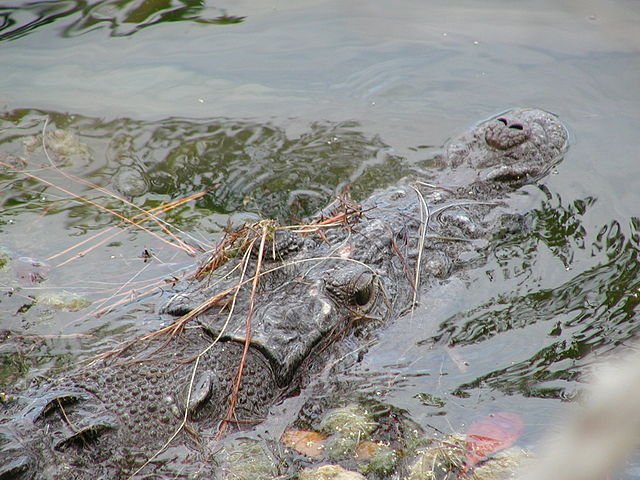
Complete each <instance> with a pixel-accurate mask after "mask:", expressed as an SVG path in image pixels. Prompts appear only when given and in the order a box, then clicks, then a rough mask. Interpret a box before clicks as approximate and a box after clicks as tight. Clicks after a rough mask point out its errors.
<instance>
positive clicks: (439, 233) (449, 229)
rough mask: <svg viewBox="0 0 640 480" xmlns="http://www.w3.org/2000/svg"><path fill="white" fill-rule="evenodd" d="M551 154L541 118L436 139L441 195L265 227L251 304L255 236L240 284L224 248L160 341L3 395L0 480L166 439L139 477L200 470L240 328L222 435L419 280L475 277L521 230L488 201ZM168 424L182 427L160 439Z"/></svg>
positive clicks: (103, 461) (103, 465)
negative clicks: (323, 223) (511, 232)
mask: <svg viewBox="0 0 640 480" xmlns="http://www.w3.org/2000/svg"><path fill="white" fill-rule="evenodd" d="M566 147H567V132H566V129H565V128H564V127H563V126H562V125H561V123H560V122H559V121H558V119H557V117H556V116H555V115H552V114H550V113H547V112H544V111H540V110H534V109H516V110H511V111H508V112H505V113H503V114H502V115H499V116H498V117H496V118H493V119H491V120H488V121H486V122H483V123H481V124H479V125H477V126H476V127H475V128H473V129H472V130H470V131H469V132H466V133H464V134H462V135H460V136H459V137H455V138H452V139H451V140H450V141H449V142H448V143H447V145H446V146H445V148H444V150H443V154H442V156H441V157H440V158H438V159H437V161H436V164H437V165H439V169H438V170H437V172H436V177H437V180H438V182H436V183H440V184H442V185H447V186H448V188H446V189H444V188H438V187H436V186H434V181H433V180H432V179H430V183H429V184H427V183H421V182H419V181H416V180H415V179H412V180H406V181H404V182H402V183H401V184H399V185H397V186H394V187H391V188H388V189H386V190H384V191H381V192H378V193H376V194H374V195H373V196H371V197H370V198H368V199H367V200H365V201H364V202H362V203H361V204H360V205H357V206H356V205H353V204H349V203H348V202H347V201H346V200H345V199H342V200H336V201H335V202H333V203H332V204H330V205H329V206H328V207H327V208H325V209H324V210H323V211H322V212H320V213H318V214H317V215H316V216H315V217H313V218H312V219H311V221H312V222H315V221H320V220H324V219H326V218H330V217H332V216H334V215H338V214H341V213H345V212H346V213H348V214H349V215H348V221H347V222H346V223H344V222H343V223H340V224H338V225H336V226H333V227H324V228H323V229H322V232H321V233H318V232H306V233H300V232H296V231H295V230H282V231H278V232H277V233H276V234H275V236H274V238H272V239H270V240H269V241H268V242H267V244H266V245H265V248H264V254H263V257H262V261H261V272H263V273H264V274H263V275H262V276H261V277H260V282H259V284H258V288H257V290H256V292H255V295H252V294H251V289H252V284H251V281H247V280H251V277H252V275H253V272H254V271H255V269H256V264H257V259H258V254H257V251H258V244H259V236H258V241H257V242H256V243H255V244H254V247H253V250H252V252H251V253H250V255H249V257H248V258H249V262H248V265H247V268H246V273H245V274H244V277H242V273H241V272H242V268H241V267H240V266H241V259H242V256H243V255H242V253H240V254H238V256H237V257H235V258H232V259H230V260H229V261H228V262H227V263H226V264H224V265H223V266H222V267H221V268H219V269H217V270H215V271H214V272H213V273H210V274H207V275H205V276H204V277H203V278H199V279H195V278H191V279H185V280H182V281H180V282H178V284H177V285H176V286H175V287H174V288H172V289H171V291H170V292H168V294H167V301H166V303H165V305H164V306H163V307H162V312H163V313H165V314H166V315H167V316H179V315H184V314H186V313H188V312H190V311H192V310H193V309H194V308H196V307H198V306H199V305H200V304H201V303H202V302H204V301H206V300H207V299H209V298H211V297H213V296H214V295H217V294H219V293H220V292H223V291H225V290H229V292H230V293H229V294H227V295H226V296H224V297H223V298H222V299H221V300H219V301H218V302H217V303H216V304H215V305H213V306H212V307H211V308H209V309H208V310H207V311H205V312H204V313H201V314H200V315H198V316H197V318H196V319H195V320H192V321H191V322H190V323H189V324H188V326H187V327H186V328H185V329H184V330H183V331H182V332H181V333H180V334H179V335H177V336H175V337H167V336H163V337H160V338H158V339H155V340H151V341H140V342H137V343H136V344H135V345H134V346H133V347H131V348H130V349H129V350H127V351H126V352H124V353H123V354H122V355H120V356H119V357H118V358H117V359H115V360H113V359H112V360H110V361H105V362H102V363H101V364H99V365H98V366H97V367H92V368H90V369H82V370H78V371H73V372H69V373H68V374H67V375H65V376H62V377H59V378H55V379H53V380H49V381H43V382H40V383H39V384H36V385H34V386H33V387H32V388H30V389H29V390H28V391H26V392H24V393H23V394H17V395H16V397H17V400H15V401H14V402H11V403H9V404H8V405H6V406H3V408H7V409H8V414H7V415H5V416H4V418H3V419H2V420H1V421H0V479H5V478H78V479H84V478H87V479H88V478H100V477H101V476H104V477H105V478H118V477H121V476H123V475H128V474H131V473H133V472H134V471H136V469H137V468H139V467H140V466H141V465H143V463H144V462H145V460H147V459H149V458H151V457H153V456H154V454H156V452H158V451H159V450H161V449H163V448H164V447H165V444H167V442H169V441H170V440H171V441H170V442H169V443H170V448H169V450H168V451H167V452H165V453H163V454H161V455H160V460H161V461H160V460H159V461H158V462H154V463H152V464H150V465H147V466H145V467H144V469H143V473H144V474H151V473H161V472H164V473H167V472H171V473H172V474H175V473H176V472H182V473H183V474H185V475H188V474H191V475H193V474H195V473H196V472H197V473H199V474H202V475H205V476H207V475H211V474H213V472H214V470H215V467H214V466H213V464H212V463H210V462H207V461H206V460H207V458H208V454H209V453H210V452H211V451H212V449H213V448H214V446H215V440H214V438H212V437H213V436H214V435H211V432H215V431H216V430H217V428H218V427H219V426H220V425H221V422H222V420H223V419H224V418H225V416H226V415H227V413H228V411H229V405H230V402H231V398H232V397H233V395H232V391H233V384H234V381H235V378H236V376H237V372H238V369H239V365H240V364H241V359H242V357H243V348H244V343H245V339H246V337H247V333H248V332H250V343H249V344H248V345H249V348H248V350H247V355H246V359H245V363H244V368H243V375H242V382H241V385H240V389H239V392H238V396H237V404H236V406H235V412H234V415H233V422H231V423H229V424H227V425H226V431H227V432H229V431H233V430H235V429H243V428H248V427H250V426H252V425H255V424H257V423H259V422H260V421H261V420H263V419H264V418H265V416H266V415H267V413H268V409H269V407H270V406H271V405H273V404H274V403H275V402H277V401H278V400H279V399H281V398H283V397H286V396H287V395H288V394H290V393H291V392H293V391H294V390H296V389H298V388H300V387H301V386H304V384H305V383H306V382H307V381H308V378H309V372H312V371H313V370H314V368H316V367H318V366H321V365H322V364H323V363H325V362H326V361H327V358H328V357H329V356H330V355H331V347H332V346H334V345H336V344H337V343H339V342H340V340H341V339H343V338H345V337H346V336H350V335H354V334H357V335H358V336H359V338H363V337H364V338H366V336H367V335H368V334H370V333H371V332H372V331H373V330H374V329H375V328H377V327H380V326H382V325H383V324H384V323H385V322H389V321H393V320H396V319H397V318H399V317H400V316H401V315H402V314H403V313H405V312H407V311H408V310H410V309H411V307H412V305H413V302H414V301H415V300H416V299H418V298H419V295H418V294H419V293H424V292H425V291H426V290H428V288H429V286H430V285H433V284H434V283H437V282H439V281H441V280H442V279H445V278H447V277H449V276H451V275H453V274H455V273H456V272H458V271H460V270H463V269H464V268H465V267H466V266H467V265H468V263H469V262H470V261H471V262H475V263H474V265H476V266H477V262H478V261H482V260H481V258H482V253H481V252H482V251H483V249H485V247H486V241H483V240H485V239H488V238H490V236H491V235H492V232H495V231H496V230H497V229H498V228H504V226H505V225H507V226H508V227H509V228H520V227H521V223H519V222H518V218H519V217H518V216H517V215H513V214H509V212H508V211H506V210H505V208H504V203H503V202H502V201H501V200H502V199H504V198H505V197H506V196H507V195H508V194H509V193H510V192H512V191H514V190H515V189H517V188H519V187H520V186H522V185H525V184H528V183H533V182H535V181H537V180H539V179H540V178H542V177H543V176H544V175H545V174H547V173H548V172H549V169H550V168H551V167H552V166H553V165H555V164H557V163H558V162H559V161H560V160H561V159H562V156H563V154H564V152H565V150H566ZM440 180H442V182H440ZM425 227H426V228H425ZM256 228H258V227H256ZM258 233H259V232H258ZM470 253H472V255H469V254H470ZM474 254H475V255H474ZM469 258H472V260H469ZM479 259H480V260H479ZM418 260H420V261H421V264H420V269H419V271H420V272H419V275H418V274H417V273H416V266H417V263H418ZM241 277H242V278H241ZM243 279H244V280H245V282H244V283H243V284H242V286H241V287H239V288H237V287H236V286H237V285H238V284H239V283H241V281H242V280H243ZM416 280H417V281H418V282H419V283H418V284H419V288H418V289H417V292H416V289H414V287H413V286H414V285H415V282H416ZM234 292H237V294H235V295H233V293H234ZM250 312H252V313H251V315H250ZM248 318H250V325H248V322H247V319H248ZM214 339H218V342H217V343H215V344H214ZM183 419H186V420H187V423H186V426H185V428H183V429H182V430H181V431H180V432H179V433H178V434H177V435H176V436H175V438H172V437H173V435H174V433H175V432H176V431H177V430H178V429H179V427H180V425H181V423H182V421H183ZM203 432H207V436H206V437H201V436H199V435H198V434H199V433H203ZM195 457H197V458H198V461H196V460H195V459H194V458H195ZM187 460H188V464H189V465H190V466H189V467H186V463H187ZM202 460H204V461H202Z"/></svg>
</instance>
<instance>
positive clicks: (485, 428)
mask: <svg viewBox="0 0 640 480" xmlns="http://www.w3.org/2000/svg"><path fill="white" fill-rule="evenodd" d="M523 431H524V422H523V421H522V417H520V415H517V414H515V413H510V412H498V413H492V414H491V415H487V416H486V417H484V418H482V419H480V420H478V421H477V422H474V423H472V424H471V426H470V427H469V430H467V439H466V443H465V448H466V451H467V463H466V465H465V468H464V471H465V472H466V471H467V470H469V469H470V468H473V467H474V466H475V465H477V464H478V463H480V462H481V461H483V460H486V459H487V458H489V457H490V456H491V455H493V454H494V453H496V452H499V451H500V450H504V449H505V448H509V447H510V446H511V445H513V444H514V443H515V442H516V440H518V438H520V436H521V435H522V432H523Z"/></svg>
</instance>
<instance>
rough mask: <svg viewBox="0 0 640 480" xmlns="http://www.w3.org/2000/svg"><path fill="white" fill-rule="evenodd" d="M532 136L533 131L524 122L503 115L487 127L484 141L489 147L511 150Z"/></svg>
mask: <svg viewBox="0 0 640 480" xmlns="http://www.w3.org/2000/svg"><path fill="white" fill-rule="evenodd" d="M530 136H531V130H530V129H529V128H528V127H527V125H525V124H524V123H523V122H521V121H519V120H516V119H513V118H511V117H509V116H506V115H503V116H501V117H498V118H496V119H495V120H494V121H493V122H492V123H491V124H490V125H487V128H486V130H485V134H484V139H485V141H486V142H487V145H489V146H491V147H493V148H497V149H498V150H509V149H510V148H513V147H515V146H517V145H520V144H522V143H524V142H526V141H527V140H529V138H530Z"/></svg>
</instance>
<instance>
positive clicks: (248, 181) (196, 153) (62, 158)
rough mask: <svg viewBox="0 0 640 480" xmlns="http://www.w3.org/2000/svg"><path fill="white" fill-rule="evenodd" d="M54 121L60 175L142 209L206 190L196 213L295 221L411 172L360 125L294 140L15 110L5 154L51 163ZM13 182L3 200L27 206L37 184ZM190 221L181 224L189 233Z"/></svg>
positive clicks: (6, 126)
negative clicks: (341, 196)
mask: <svg viewBox="0 0 640 480" xmlns="http://www.w3.org/2000/svg"><path fill="white" fill-rule="evenodd" d="M46 118H49V121H48V129H47V133H46V136H47V145H48V147H47V148H48V152H49V153H50V154H51V155H53V156H54V157H55V160H56V163H57V164H58V166H67V167H70V168H71V172H74V171H78V173H79V172H82V173H83V175H84V176H85V177H87V179H88V178H91V179H92V180H93V181H94V182H96V183H97V184H99V185H101V186H106V187H109V188H112V189H113V190H114V191H116V192H120V193H122V194H123V195H125V196H126V197H137V202H138V203H139V205H140V206H144V205H145V204H146V205H147V206H148V207H149V206H153V205H152V204H154V203H157V202H159V201H170V200H173V199H177V198H180V197H185V196H187V195H190V194H193V193H195V192H198V191H202V190H208V192H209V193H208V195H206V196H205V197H204V198H203V199H202V200H201V201H200V202H199V203H198V206H199V207H201V208H205V209H206V211H207V212H209V213H211V212H216V213H220V214H225V215H228V214H231V213H233V212H240V211H244V212H251V213H252V214H255V215H259V216H262V217H265V218H276V219H279V220H281V221H285V222H286V221H288V222H290V221H292V220H295V221H297V220H301V219H302V218H304V217H305V216H308V215H311V214H313V213H315V212H316V211H317V210H318V209H320V208H322V207H324V206H325V204H326V203H327V202H328V201H329V199H330V198H331V197H332V196H333V195H334V194H335V193H336V189H337V188H338V187H345V186H346V185H347V184H349V188H350V191H351V194H352V195H353V196H354V198H356V199H360V198H363V197H365V196H367V195H368V194H369V193H371V192H372V191H373V190H374V189H375V188H379V187H382V186H385V185H388V184H391V183H393V182H395V181H397V180H398V179H400V178H401V177H402V176H403V175H406V174H407V173H408V172H409V169H408V167H406V166H404V165H403V164H402V161H401V159H400V158H399V157H397V156H395V155H393V154H392V153H390V149H389V147H388V146H387V145H386V144H384V143H383V142H382V141H381V140H380V138H379V137H373V138H369V137H366V136H365V135H364V134H363V133H362V132H361V131H360V126H359V124H358V123H356V122H342V123H330V122H317V123H313V124H312V125H310V127H309V129H308V130H307V131H303V132H302V133H301V134H299V135H297V136H295V137H293V138H290V137H289V136H288V135H287V133H286V132H285V130H284V129H283V128H281V127H278V126H276V125H270V124H265V123H255V122H242V121H234V120H219V119H207V120H197V121H194V120H182V119H168V120H163V121H160V122H142V121H136V120H131V119H117V120H113V121H108V122H104V121H101V120H98V119H95V118H88V117H81V116H75V115H65V114H60V113H56V112H42V111H32V110H16V111H12V112H8V113H6V114H4V115H3V116H2V117H0V129H2V131H3V133H2V135H0V148H1V149H2V151H3V152H4V154H5V155H11V156H12V157H13V158H20V157H25V156H27V157H30V158H31V161H37V162H40V161H46V159H45V158H44V152H43V150H42V146H41V144H42V134H41V130H42V128H43V125H44V122H45V119H46ZM73 132H75V137H77V138H78V140H74V138H75V137H74V134H73ZM61 162H62V163H61ZM74 163H75V165H74ZM89 165H90V166H91V169H92V170H91V172H90V173H89V175H88V176H87V173H86V170H85V168H86V167H87V166H89ZM365 167H367V168H365ZM9 179H11V181H12V182H13V183H12V189H11V194H10V195H8V196H6V197H5V198H3V199H2V202H3V203H4V205H7V204H8V203H11V204H13V205H16V204H20V203H23V202H26V201H27V199H26V198H25V195H26V192H33V188H34V187H33V184H34V181H33V180H31V179H28V178H25V177H21V176H20V175H19V174H11V175H9V176H8V177H6V179H5V180H4V181H5V182H7V181H8V180H9ZM28 184H31V185H32V186H31V187H29V188H28V187H27V185H28ZM5 185H6V183H5ZM45 190H46V189H45ZM27 196H28V195H27ZM82 210H84V211H85V214H84V215H83V214H82V213H81V212H82ZM92 215H96V212H95V209H93V210H92V209H91V208H88V209H87V208H86V207H83V209H79V210H77V211H76V212H75V213H74V218H76V219H78V220H86V218H87V216H92ZM185 219H186V218H182V219H180V218H175V219H174V220H175V221H176V222H177V223H178V224H180V225H184V221H185Z"/></svg>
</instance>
